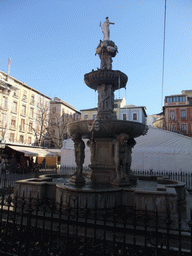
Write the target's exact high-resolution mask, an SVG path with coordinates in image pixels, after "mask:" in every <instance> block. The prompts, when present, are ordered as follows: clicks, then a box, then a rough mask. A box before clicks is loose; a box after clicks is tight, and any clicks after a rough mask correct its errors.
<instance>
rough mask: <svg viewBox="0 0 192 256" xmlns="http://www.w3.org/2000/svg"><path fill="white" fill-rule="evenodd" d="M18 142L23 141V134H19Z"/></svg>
mask: <svg viewBox="0 0 192 256" xmlns="http://www.w3.org/2000/svg"><path fill="white" fill-rule="evenodd" d="M19 142H20V143H23V142H24V136H23V135H20V136H19Z"/></svg>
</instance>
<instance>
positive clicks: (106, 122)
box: [14, 18, 185, 213]
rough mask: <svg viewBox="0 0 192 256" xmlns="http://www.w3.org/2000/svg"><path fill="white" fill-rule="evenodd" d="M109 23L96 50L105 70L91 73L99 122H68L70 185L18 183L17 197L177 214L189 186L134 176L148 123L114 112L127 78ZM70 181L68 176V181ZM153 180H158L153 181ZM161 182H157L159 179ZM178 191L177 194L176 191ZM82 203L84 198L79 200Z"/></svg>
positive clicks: (40, 181)
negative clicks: (115, 62) (117, 63)
mask: <svg viewBox="0 0 192 256" xmlns="http://www.w3.org/2000/svg"><path fill="white" fill-rule="evenodd" d="M110 24H113V23H111V22H109V20H108V18H106V20H105V22H104V23H103V26H102V28H103V30H102V32H103V34H104V37H103V41H100V43H99V45H98V47H97V48H96V54H98V55H99V57H100V59H101V65H100V69H98V70H96V71H92V72H90V73H88V74H85V76H84V80H85V83H86V85H87V86H89V87H90V88H91V89H94V90H97V92H98V114H97V119H96V120H82V121H76V122H73V123H70V124H68V127H67V129H68V133H69V135H70V136H71V137H72V139H73V141H74V148H75V161H76V165H77V170H76V172H75V173H74V174H73V175H72V177H71V178H70V181H69V182H68V181H67V180H65V181H64V182H63V183H57V182H55V180H54V179H53V178H54V177H53V175H52V176H51V175H49V177H40V178H39V179H29V180H22V181H17V182H16V183H15V190H14V192H15V194H17V195H19V196H21V197H22V195H23V194H25V196H26V197H30V196H32V197H34V198H37V195H38V196H39V197H40V198H48V199H49V198H55V199H56V202H57V203H58V204H59V203H60V200H61V198H62V202H63V204H64V205H68V204H70V205H71V206H74V201H78V206H79V207H80V208H85V207H88V208H94V207H95V206H97V208H100V209H102V208H104V207H108V208H111V207H114V206H118V205H125V206H135V207H136V209H137V210H145V208H146V206H147V209H148V211H152V212H154V211H155V210H156V206H157V207H158V209H159V210H160V211H162V212H163V213H165V212H166V211H167V205H169V207H171V209H170V210H171V212H172V213H175V212H176V206H177V200H178V199H179V200H181V199H182V200H184V199H185V188H184V187H185V184H184V183H181V182H180V183H178V182H174V181H170V180H163V179H162V178H160V177H158V178H157V177H155V178H156V181H141V180H138V182H137V179H136V178H135V177H134V175H132V173H131V152H132V148H133V147H134V145H135V144H136V142H135V140H134V138H136V137H139V136H141V135H145V134H146V133H147V130H148V127H147V126H146V125H144V124H142V123H138V122H130V121H123V120H117V119H116V117H115V114H114V91H115V90H118V89H120V88H124V87H125V86H126V83H127V80H128V78H127V76H126V75H125V74H124V73H122V72H121V71H119V70H112V58H114V57H115V56H116V53H117V46H116V45H115V43H114V42H113V41H111V40H110V39H109V26H110ZM83 138H87V139H88V143H87V144H88V146H89V147H90V152H91V164H90V169H91V175H90V177H89V179H87V178H85V175H84V174H83V163H84V158H85V144H84V141H83ZM64 178H66V177H64ZM151 178H152V177H151ZM154 180H155V179H154ZM176 191H177V192H176ZM76 199H78V200H76Z"/></svg>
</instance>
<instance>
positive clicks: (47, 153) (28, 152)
mask: <svg viewBox="0 0 192 256" xmlns="http://www.w3.org/2000/svg"><path fill="white" fill-rule="evenodd" d="M8 147H9V148H11V149H13V150H16V151H19V152H21V153H23V154H24V155H25V156H29V157H31V156H36V157H56V156H60V155H61V150H60V149H45V148H32V147H19V146H8Z"/></svg>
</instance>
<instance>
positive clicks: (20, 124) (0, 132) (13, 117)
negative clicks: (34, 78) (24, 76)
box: [0, 71, 51, 145]
mask: <svg viewBox="0 0 192 256" xmlns="http://www.w3.org/2000/svg"><path fill="white" fill-rule="evenodd" d="M50 101H51V98H50V97H48V96H46V95H44V94H43V93H41V92H39V91H37V90H35V89H33V88H31V87H30V86H28V85H26V84H25V83H23V82H21V81H19V80H17V79H15V78H13V77H11V76H8V75H7V74H6V73H4V72H2V71H0V140H1V142H4V143H9V144H27V145H40V144H41V141H42V139H43V136H44V134H45V133H46V127H47V125H48V121H49V111H50Z"/></svg>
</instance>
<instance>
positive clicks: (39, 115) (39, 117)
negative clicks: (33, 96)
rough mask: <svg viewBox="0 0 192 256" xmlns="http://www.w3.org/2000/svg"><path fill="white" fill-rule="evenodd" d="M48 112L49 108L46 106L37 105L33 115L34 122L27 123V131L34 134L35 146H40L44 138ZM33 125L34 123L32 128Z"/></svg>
mask: <svg viewBox="0 0 192 256" xmlns="http://www.w3.org/2000/svg"><path fill="white" fill-rule="evenodd" d="M49 110H50V107H49V106H48V105H44V104H43V103H42V104H41V103H39V104H38V105H37V109H36V113H35V122H29V124H27V125H28V126H29V130H31V132H33V133H34V136H35V144H36V146H41V144H42V142H43V139H44V136H45V135H46V133H47V128H48V124H49ZM33 123H35V126H33Z"/></svg>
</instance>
